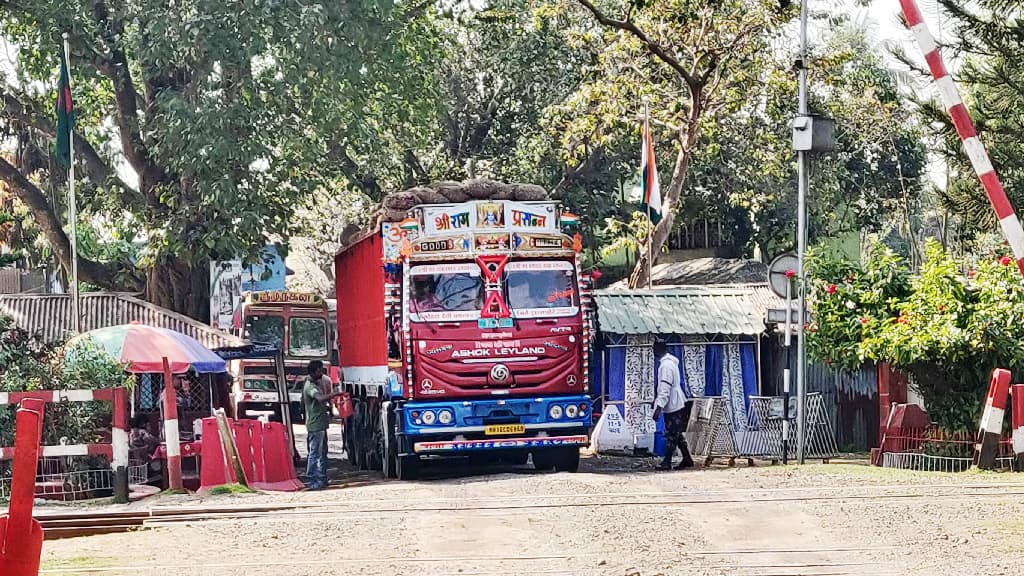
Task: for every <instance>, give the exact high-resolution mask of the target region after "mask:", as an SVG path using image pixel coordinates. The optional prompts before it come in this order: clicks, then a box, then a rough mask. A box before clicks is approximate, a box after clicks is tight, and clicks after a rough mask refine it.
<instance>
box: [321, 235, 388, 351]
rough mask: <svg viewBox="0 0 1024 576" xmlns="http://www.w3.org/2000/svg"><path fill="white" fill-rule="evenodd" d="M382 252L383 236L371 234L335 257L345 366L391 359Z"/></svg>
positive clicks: (340, 332) (341, 342)
mask: <svg viewBox="0 0 1024 576" xmlns="http://www.w3.org/2000/svg"><path fill="white" fill-rule="evenodd" d="M383 256H384V251H383V244H382V240H381V236H380V234H372V235H370V236H367V237H366V238H364V239H363V240H361V241H359V242H358V243H356V244H355V245H353V246H351V247H350V248H348V249H347V250H345V251H344V252H341V253H340V254H338V255H337V256H335V257H334V273H335V285H336V293H337V298H338V347H339V351H340V359H341V365H342V366H343V367H345V366H384V365H387V363H388V349H387V334H386V332H385V323H384V266H383Z"/></svg>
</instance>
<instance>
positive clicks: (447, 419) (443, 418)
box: [437, 410, 455, 426]
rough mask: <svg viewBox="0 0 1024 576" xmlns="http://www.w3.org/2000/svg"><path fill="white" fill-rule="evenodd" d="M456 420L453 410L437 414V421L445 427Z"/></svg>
mask: <svg viewBox="0 0 1024 576" xmlns="http://www.w3.org/2000/svg"><path fill="white" fill-rule="evenodd" d="M454 418H455V416H454V415H453V414H452V411H451V410H441V411H440V412H438V413H437V421H438V422H440V423H441V424H444V425H445V426H447V425H449V424H451V423H452V420H453V419H454Z"/></svg>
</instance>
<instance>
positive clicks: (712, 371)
mask: <svg viewBox="0 0 1024 576" xmlns="http://www.w3.org/2000/svg"><path fill="white" fill-rule="evenodd" d="M722 356H723V350H722V347H721V346H705V347H704V395H705V396H721V395H722Z"/></svg>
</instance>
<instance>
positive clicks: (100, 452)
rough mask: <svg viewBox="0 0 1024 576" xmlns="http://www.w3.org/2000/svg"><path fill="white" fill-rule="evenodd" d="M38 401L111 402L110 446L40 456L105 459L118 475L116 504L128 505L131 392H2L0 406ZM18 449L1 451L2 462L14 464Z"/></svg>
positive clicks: (42, 451)
mask: <svg viewBox="0 0 1024 576" xmlns="http://www.w3.org/2000/svg"><path fill="white" fill-rule="evenodd" d="M26 400H30V401H31V400H34V401H37V402H42V403H43V404H58V403H63V402H110V403H112V404H113V408H112V418H111V420H112V422H111V431H110V437H111V441H110V444H69V445H60V446H40V447H39V456H41V457H44V458H45V457H58V456H104V457H106V458H107V459H108V460H110V467H111V469H112V470H113V472H114V501H115V502H117V503H126V502H128V453H129V446H128V391H127V390H126V389H125V388H103V389H100V390H34V391H32V392H0V406H4V405H11V404H20V403H22V402H24V401H26ZM14 455H15V448H14V447H10V446H5V447H0V460H13V459H14Z"/></svg>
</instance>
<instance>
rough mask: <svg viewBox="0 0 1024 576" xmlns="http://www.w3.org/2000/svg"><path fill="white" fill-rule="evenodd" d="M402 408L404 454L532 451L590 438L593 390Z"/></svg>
mask: <svg viewBox="0 0 1024 576" xmlns="http://www.w3.org/2000/svg"><path fill="white" fill-rule="evenodd" d="M400 412H401V414H400V415H399V422H400V423H401V429H400V431H399V435H398V437H399V441H400V443H401V449H400V450H401V452H402V453H404V454H419V455H428V454H438V455H445V454H447V455H454V454H460V453H469V452H478V451H486V450H516V451H532V450H541V449H552V448H560V447H569V446H586V445H588V444H589V442H590V439H589V432H590V428H591V416H590V414H591V403H590V398H589V397H588V396H557V397H544V398H530V397H526V398H504V399H495V400H491V399H488V400H469V401H440V402H407V403H404V404H403V405H402V407H401V409H400ZM428 413H430V415H428Z"/></svg>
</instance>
